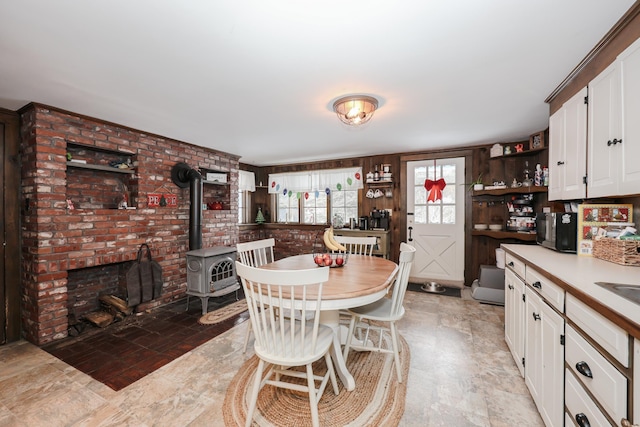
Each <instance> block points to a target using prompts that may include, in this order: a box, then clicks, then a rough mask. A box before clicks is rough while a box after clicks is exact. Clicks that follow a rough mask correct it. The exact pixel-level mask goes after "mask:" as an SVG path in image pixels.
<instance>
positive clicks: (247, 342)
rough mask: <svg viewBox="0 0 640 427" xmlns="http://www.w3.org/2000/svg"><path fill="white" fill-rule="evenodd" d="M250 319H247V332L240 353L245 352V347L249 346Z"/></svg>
mask: <svg viewBox="0 0 640 427" xmlns="http://www.w3.org/2000/svg"><path fill="white" fill-rule="evenodd" d="M251 331H252V328H251V320H249V326H248V327H247V333H246V334H245V336H244V347H243V348H242V353H243V354H244V353H246V352H247V347H248V346H249V338H251Z"/></svg>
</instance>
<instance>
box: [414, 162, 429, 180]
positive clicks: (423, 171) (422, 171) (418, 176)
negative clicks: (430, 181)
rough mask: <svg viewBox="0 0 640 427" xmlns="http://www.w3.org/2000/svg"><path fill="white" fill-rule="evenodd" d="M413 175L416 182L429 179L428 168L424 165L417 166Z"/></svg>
mask: <svg viewBox="0 0 640 427" xmlns="http://www.w3.org/2000/svg"><path fill="white" fill-rule="evenodd" d="M413 175H414V182H415V183H419V182H424V180H425V179H427V168H426V167H424V166H421V167H417V168H415V170H414V174H413Z"/></svg>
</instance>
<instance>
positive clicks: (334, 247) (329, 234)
mask: <svg viewBox="0 0 640 427" xmlns="http://www.w3.org/2000/svg"><path fill="white" fill-rule="evenodd" d="M322 240H324V245H325V246H326V247H327V248H328V249H329V250H330V251H343V252H346V251H347V248H345V247H344V245H342V244H340V243H338V242H337V241H336V239H335V238H334V237H333V227H329V228H327V229H326V230H325V232H324V234H323V235H322Z"/></svg>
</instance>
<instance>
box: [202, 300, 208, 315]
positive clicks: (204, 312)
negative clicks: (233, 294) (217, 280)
mask: <svg viewBox="0 0 640 427" xmlns="http://www.w3.org/2000/svg"><path fill="white" fill-rule="evenodd" d="M200 301H202V315H203V316H204V315H205V314H207V309H208V308H209V297H200Z"/></svg>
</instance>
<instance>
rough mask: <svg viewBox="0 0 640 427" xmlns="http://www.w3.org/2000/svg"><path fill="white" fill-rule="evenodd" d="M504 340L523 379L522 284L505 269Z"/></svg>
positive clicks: (523, 307) (523, 309)
mask: <svg viewBox="0 0 640 427" xmlns="http://www.w3.org/2000/svg"><path fill="white" fill-rule="evenodd" d="M504 291H505V294H504V339H505V341H506V342H507V346H508V347H509V350H510V351H511V355H512V356H513V359H514V360H515V362H516V365H517V366H518V370H519V371H520V375H521V376H522V377H524V313H525V306H524V304H525V303H524V282H523V281H522V279H520V278H519V277H518V276H516V275H515V273H514V272H513V271H512V270H511V269H509V268H507V269H506V270H505V272H504Z"/></svg>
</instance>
